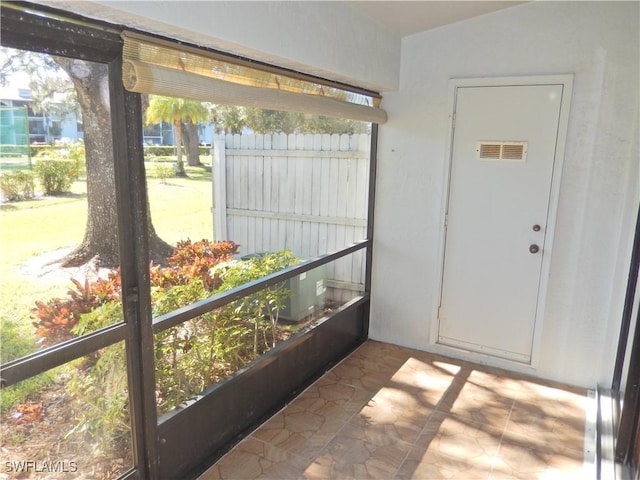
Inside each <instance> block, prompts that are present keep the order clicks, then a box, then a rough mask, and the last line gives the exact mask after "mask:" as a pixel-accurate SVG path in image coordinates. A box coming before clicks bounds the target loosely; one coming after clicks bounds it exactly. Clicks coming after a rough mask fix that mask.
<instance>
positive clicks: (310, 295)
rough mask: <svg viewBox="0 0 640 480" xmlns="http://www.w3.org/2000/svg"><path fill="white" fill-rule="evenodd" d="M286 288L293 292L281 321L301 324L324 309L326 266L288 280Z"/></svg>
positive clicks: (248, 257) (281, 314)
mask: <svg viewBox="0 0 640 480" xmlns="http://www.w3.org/2000/svg"><path fill="white" fill-rule="evenodd" d="M264 254H265V253H264V252H257V253H251V254H248V255H243V256H242V257H240V258H241V259H242V260H249V259H251V258H253V257H255V256H260V255H264ZM286 288H287V289H288V290H290V291H291V296H290V297H289V298H288V299H287V302H286V305H285V308H284V309H282V310H281V311H280V317H279V320H281V321H284V322H290V323H300V322H302V321H303V320H305V319H306V318H308V317H310V316H311V315H313V314H314V313H316V312H317V311H318V310H321V309H323V308H324V305H325V297H326V292H327V273H326V265H321V266H319V267H316V268H314V269H312V270H309V271H308V272H304V273H301V274H300V275H296V276H295V277H291V278H290V279H288V280H287V285H286Z"/></svg>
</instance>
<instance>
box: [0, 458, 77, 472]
mask: <svg viewBox="0 0 640 480" xmlns="http://www.w3.org/2000/svg"><path fill="white" fill-rule="evenodd" d="M4 471H5V473H32V472H33V473H75V472H77V471H78V463H77V462H74V461H73V460H71V461H68V460H8V461H5V462H4Z"/></svg>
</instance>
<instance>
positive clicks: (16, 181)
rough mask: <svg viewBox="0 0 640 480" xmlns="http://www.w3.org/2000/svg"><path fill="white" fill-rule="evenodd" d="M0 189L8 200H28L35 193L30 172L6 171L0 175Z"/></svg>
mask: <svg viewBox="0 0 640 480" xmlns="http://www.w3.org/2000/svg"><path fill="white" fill-rule="evenodd" d="M0 190H2V194H3V195H4V197H5V198H6V199H7V200H8V201H10V202H17V201H20V200H30V199H32V198H33V197H34V195H35V182H34V180H33V174H32V173H31V172H22V171H15V172H8V173H4V174H2V176H1V177H0Z"/></svg>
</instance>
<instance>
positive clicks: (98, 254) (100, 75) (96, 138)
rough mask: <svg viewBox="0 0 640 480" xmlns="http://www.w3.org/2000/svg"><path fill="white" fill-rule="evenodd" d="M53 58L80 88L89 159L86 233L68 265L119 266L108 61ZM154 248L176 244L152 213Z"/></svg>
mask: <svg viewBox="0 0 640 480" xmlns="http://www.w3.org/2000/svg"><path fill="white" fill-rule="evenodd" d="M54 60H55V62H56V63H57V64H58V65H60V67H61V68H62V69H63V70H64V71H65V72H66V73H67V74H68V75H69V77H70V78H71V81H72V82H73V85H74V87H75V89H76V93H77V97H78V102H79V104H80V108H81V110H82V119H83V126H84V146H85V155H86V165H87V224H86V227H85V233H84V239H83V240H82V243H81V244H80V245H79V246H78V247H77V248H76V249H75V250H74V251H73V252H71V253H70V254H69V255H68V256H67V258H66V259H65V261H64V262H63V266H65V267H72V266H78V265H82V264H84V263H87V262H89V261H91V260H95V261H96V262H97V263H98V264H99V265H101V266H107V267H116V266H118V265H119V246H118V218H117V209H116V186H115V170H114V158H113V138H112V135H111V112H110V105H109V95H108V88H109V87H108V71H107V66H106V65H102V64H99V63H92V62H86V61H83V60H74V59H70V58H63V57H54ZM148 208H149V206H148V205H147V210H148ZM149 249H150V256H151V258H152V259H154V260H159V259H165V258H166V257H167V256H168V255H170V254H171V252H172V250H173V248H172V247H171V245H169V244H168V243H166V242H164V241H163V240H161V239H160V238H159V237H158V236H157V234H156V232H155V229H154V228H153V225H152V224H151V216H150V215H149Z"/></svg>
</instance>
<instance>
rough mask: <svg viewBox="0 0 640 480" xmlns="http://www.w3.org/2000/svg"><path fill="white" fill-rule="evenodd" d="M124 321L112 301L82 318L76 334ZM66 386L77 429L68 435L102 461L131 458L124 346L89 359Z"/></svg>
mask: <svg viewBox="0 0 640 480" xmlns="http://www.w3.org/2000/svg"><path fill="white" fill-rule="evenodd" d="M120 320H122V304H121V303H120V302H119V301H110V302H107V303H104V304H103V305H101V306H100V307H98V308H96V309H95V310H92V311H91V312H89V313H86V314H84V315H82V316H81V318H80V320H79V321H78V323H77V325H76V326H75V327H74V333H76V334H78V335H80V334H83V333H86V332H88V331H93V330H96V329H98V328H101V327H106V326H108V325H112V324H114V323H116V322H118V321H120ZM80 365H81V368H78V369H77V370H76V374H75V375H73V376H72V377H71V380H70V381H69V382H68V383H67V390H68V392H69V393H70V394H71V399H72V400H71V402H70V407H71V409H72V411H73V417H74V418H75V420H76V426H75V427H74V428H73V429H72V430H71V431H70V432H68V433H67V435H68V436H70V437H73V438H75V439H76V440H77V441H78V442H79V443H82V444H85V445H86V444H88V445H90V446H91V449H92V451H93V452H95V453H96V454H97V455H96V458H99V459H100V460H99V461H106V462H109V460H110V459H109V455H110V454H113V453H117V454H118V457H122V456H123V455H124V456H125V457H129V458H130V455H131V448H130V447H131V440H130V439H131V427H130V420H129V396H128V388H127V368H126V358H125V348H124V344H123V342H120V343H117V344H115V345H111V346H109V347H107V348H105V349H102V350H100V351H99V353H98V354H94V355H92V356H90V357H89V358H88V359H87V360H85V362H83V363H82V364H80Z"/></svg>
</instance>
